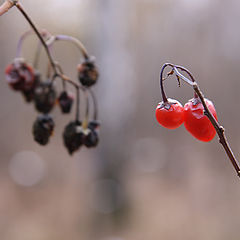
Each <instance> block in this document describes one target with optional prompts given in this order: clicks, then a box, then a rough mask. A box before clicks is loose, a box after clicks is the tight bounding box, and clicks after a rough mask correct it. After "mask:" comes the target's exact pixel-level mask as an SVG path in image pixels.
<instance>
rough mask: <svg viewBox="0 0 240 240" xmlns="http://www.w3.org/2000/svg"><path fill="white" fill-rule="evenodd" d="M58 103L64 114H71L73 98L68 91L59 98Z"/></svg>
mask: <svg viewBox="0 0 240 240" xmlns="http://www.w3.org/2000/svg"><path fill="white" fill-rule="evenodd" d="M58 103H59V106H60V108H61V111H62V113H70V112H71V109H72V104H73V96H72V95H71V94H69V93H67V92H66V91H63V92H62V93H61V94H60V96H59V97H58Z"/></svg>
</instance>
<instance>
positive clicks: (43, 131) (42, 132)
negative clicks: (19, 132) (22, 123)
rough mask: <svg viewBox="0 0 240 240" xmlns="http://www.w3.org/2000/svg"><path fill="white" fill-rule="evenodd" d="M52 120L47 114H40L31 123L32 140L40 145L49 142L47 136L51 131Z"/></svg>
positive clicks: (52, 126) (52, 127)
mask: <svg viewBox="0 0 240 240" xmlns="http://www.w3.org/2000/svg"><path fill="white" fill-rule="evenodd" d="M54 125H55V124H54V121H53V119H52V118H51V116H49V115H40V116H38V117H37V119H36V121H35V122H34V124H33V129H32V132H33V136H34V140H35V141H36V142H38V143H39V144H40V145H46V144H47V143H48V142H49V137H50V136H51V135H52V133H53V129H54Z"/></svg>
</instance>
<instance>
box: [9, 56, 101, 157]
mask: <svg viewBox="0 0 240 240" xmlns="http://www.w3.org/2000/svg"><path fill="white" fill-rule="evenodd" d="M56 69H57V68H56ZM77 71H78V79H79V83H73V81H70V83H72V84H73V86H75V87H76V90H77V91H76V92H77V94H78V96H77V102H76V103H75V104H76V119H75V121H71V122H70V123H68V124H67V125H66V127H65V129H64V132H63V142H64V145H65V147H66V148H67V150H68V152H69V153H70V154H72V153H73V152H75V151H76V150H78V149H79V148H80V147H81V146H86V147H87V148H91V147H95V146H97V144H98V141H99V138H98V129H99V122H98V121H97V116H96V115H97V114H95V115H94V119H93V120H92V121H89V120H88V110H87V113H86V116H84V120H83V121H81V120H80V119H79V109H78V108H79V94H80V90H81V91H84V92H88V94H86V96H87V97H88V96H90V94H89V92H90V93H91V95H92V97H93V93H92V91H91V90H90V89H89V88H90V87H91V86H92V85H94V84H95V83H96V82H97V79H98V71H97V69H96V66H95V63H94V60H93V58H89V57H85V58H84V61H83V62H82V63H81V64H79V65H78V66H77ZM5 74H6V81H7V82H8V84H9V86H10V87H11V88H12V89H13V90H15V91H19V92H21V93H22V95H23V96H24V98H25V100H26V102H28V103H30V102H33V104H34V106H35V109H36V110H37V111H38V112H39V113H41V115H39V116H38V117H37V119H36V120H35V122H34V123H33V128H32V133H33V136H34V140H35V141H36V142H38V143H39V144H41V145H46V144H47V143H48V142H49V138H50V137H51V135H52V133H53V130H54V126H55V123H54V121H53V119H52V117H51V115H49V113H50V112H51V111H52V110H53V108H54V107H55V106H56V105H58V106H59V107H60V109H61V112H62V113H63V114H68V113H70V112H71V109H72V106H73V103H74V101H75V96H74V95H73V93H71V92H69V91H67V90H66V83H69V81H68V80H66V79H65V78H64V77H63V74H61V73H58V72H56V71H55V73H54V74H53V76H50V77H49V79H47V80H45V81H43V80H42V75H41V74H40V73H39V71H38V70H37V69H35V68H34V67H32V66H31V65H30V64H28V63H27V62H26V61H25V60H24V58H15V59H14V61H13V62H12V63H11V64H10V65H8V66H7V68H6V70H5ZM57 78H59V79H61V80H62V81H63V82H64V84H63V86H64V87H63V90H62V91H61V92H60V93H59V94H58V92H57V90H56V88H55V84H54V82H55V79H57ZM87 102H88V99H87ZM94 107H95V110H94V111H97V110H96V101H95V105H94ZM87 108H88V106H87Z"/></svg>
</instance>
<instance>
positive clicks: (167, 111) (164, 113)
mask: <svg viewBox="0 0 240 240" xmlns="http://www.w3.org/2000/svg"><path fill="white" fill-rule="evenodd" d="M155 114H156V119H157V121H158V122H159V124H161V125H162V126H163V127H165V128H169V129H175V128H178V127H179V126H180V125H181V124H182V123H183V121H184V109H183V106H182V104H181V103H180V102H178V101H177V100H174V99H170V98H168V102H166V103H164V102H160V103H159V104H158V106H157V108H156V111H155Z"/></svg>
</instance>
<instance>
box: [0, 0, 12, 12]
mask: <svg viewBox="0 0 240 240" xmlns="http://www.w3.org/2000/svg"><path fill="white" fill-rule="evenodd" d="M14 4H15V2H14V1H10V0H6V1H5V2H4V3H3V4H2V5H1V6H0V16H2V15H3V14H4V13H6V12H7V11H8V10H9V9H10V8H12V7H13V6H14Z"/></svg>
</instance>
